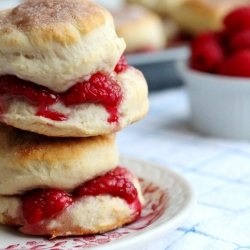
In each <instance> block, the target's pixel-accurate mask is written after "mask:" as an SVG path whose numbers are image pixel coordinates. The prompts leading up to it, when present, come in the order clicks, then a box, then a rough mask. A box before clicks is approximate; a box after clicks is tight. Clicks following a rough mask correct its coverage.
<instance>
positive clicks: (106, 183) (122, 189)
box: [76, 169, 138, 204]
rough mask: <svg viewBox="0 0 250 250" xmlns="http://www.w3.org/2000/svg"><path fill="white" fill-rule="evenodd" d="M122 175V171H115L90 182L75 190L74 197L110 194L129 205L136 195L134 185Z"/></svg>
mask: <svg viewBox="0 0 250 250" xmlns="http://www.w3.org/2000/svg"><path fill="white" fill-rule="evenodd" d="M122 174H123V172H122V170H119V169H115V170H113V171H111V172H108V173H107V174H105V175H103V176H99V177H97V178H95V179H93V180H90V181H88V182H87V183H85V184H83V185H82V186H80V187H79V188H78V189H77V191H76V195H77V196H78V197H83V196H97V195H105V194H110V195H112V196H115V197H120V198H122V199H125V200H126V201H127V202H128V203H129V204H131V203H133V202H134V201H135V199H136V198H137V195H138V193H137V190H136V188H135V186H134V184H133V183H132V182H131V181H130V180H128V179H127V178H126V177H124V176H123V175H122Z"/></svg>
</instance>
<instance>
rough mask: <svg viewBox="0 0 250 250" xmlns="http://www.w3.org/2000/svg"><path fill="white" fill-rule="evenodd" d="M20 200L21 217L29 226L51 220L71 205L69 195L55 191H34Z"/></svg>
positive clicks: (71, 201)
mask: <svg viewBox="0 0 250 250" xmlns="http://www.w3.org/2000/svg"><path fill="white" fill-rule="evenodd" d="M22 200H23V202H22V210H23V216H24V218H25V219H26V221H27V223H29V224H35V223H37V222H39V221H41V220H44V219H48V218H51V217H52V216H53V215H54V214H55V213H58V212H60V211H62V210H63V209H64V208H66V207H68V206H69V205H71V204H72V203H73V199H72V197H71V196H70V195H68V194H67V193H65V192H63V191H60V190H57V189H48V190H45V189H36V190H33V191H31V192H28V193H26V194H25V195H24V196H23V198H22Z"/></svg>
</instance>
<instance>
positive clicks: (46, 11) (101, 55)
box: [0, 0, 126, 93]
mask: <svg viewBox="0 0 250 250" xmlns="http://www.w3.org/2000/svg"><path fill="white" fill-rule="evenodd" d="M125 47H126V45H125V42H124V40H123V39H122V38H118V37H117V35H116V33H115V28H114V22H113V18H112V16H111V14H110V13H109V12H108V11H107V10H106V9H104V8H103V7H101V6H99V5H97V4H95V3H93V2H92V1H89V0H28V1H25V2H24V3H22V4H20V5H19V6H17V7H16V8H14V9H9V10H5V11H1V12H0V55H1V56H0V75H6V74H10V75H16V76H18V77H19V78H21V79H24V80H28V81H31V82H34V83H36V84H39V85H42V86H45V87H48V88H49V89H51V90H54V91H56V92H58V93H63V92H65V91H66V90H67V89H69V88H70V87H71V86H73V85H74V84H75V83H76V82H77V81H79V80H85V79H88V78H89V77H90V75H92V74H94V73H95V72H97V71H102V72H108V73H110V72H112V71H113V69H114V67H115V65H116V63H117V62H118V60H119V58H120V56H121V55H122V53H123V51H124V49H125Z"/></svg>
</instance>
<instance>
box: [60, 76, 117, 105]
mask: <svg viewBox="0 0 250 250" xmlns="http://www.w3.org/2000/svg"><path fill="white" fill-rule="evenodd" d="M121 99H122V91H121V87H120V86H119V85H118V84H117V83H116V82H115V81H113V80H112V79H111V78H110V77H109V76H107V75H104V74H102V73H96V74H94V75H92V76H91V77H90V79H89V80H88V81H84V82H79V83H77V84H75V85H74V86H73V87H72V88H71V89H70V90H69V91H68V92H67V93H66V95H65V99H64V102H65V104H66V105H71V104H77V103H83V102H87V101H91V102H101V103H103V104H109V105H115V106H117V105H119V103H120V101H121Z"/></svg>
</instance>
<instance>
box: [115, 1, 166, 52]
mask: <svg viewBox="0 0 250 250" xmlns="http://www.w3.org/2000/svg"><path fill="white" fill-rule="evenodd" d="M112 14H113V17H114V21H115V27H116V33H117V35H118V36H119V37H122V38H124V40H125V42H126V50H125V52H126V53H131V52H143V51H146V52H147V51H155V50H160V49H163V48H165V46H166V44H167V36H166V33H165V28H164V23H163V21H162V19H161V17H160V16H159V15H158V14H156V13H155V12H153V11H150V10H148V9H146V8H144V7H142V6H140V5H132V4H131V5H125V6H123V7H122V8H120V9H119V10H117V11H113V12H112Z"/></svg>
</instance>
